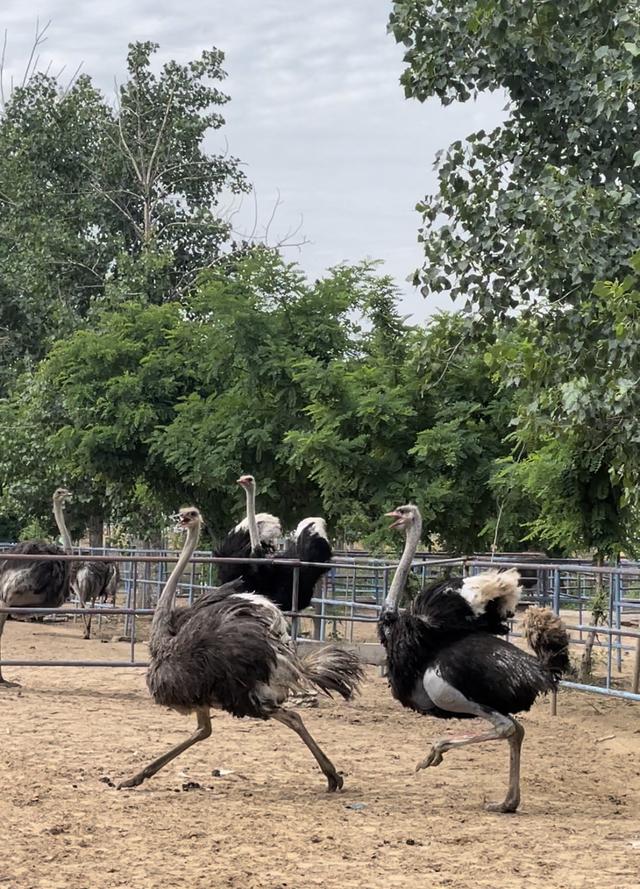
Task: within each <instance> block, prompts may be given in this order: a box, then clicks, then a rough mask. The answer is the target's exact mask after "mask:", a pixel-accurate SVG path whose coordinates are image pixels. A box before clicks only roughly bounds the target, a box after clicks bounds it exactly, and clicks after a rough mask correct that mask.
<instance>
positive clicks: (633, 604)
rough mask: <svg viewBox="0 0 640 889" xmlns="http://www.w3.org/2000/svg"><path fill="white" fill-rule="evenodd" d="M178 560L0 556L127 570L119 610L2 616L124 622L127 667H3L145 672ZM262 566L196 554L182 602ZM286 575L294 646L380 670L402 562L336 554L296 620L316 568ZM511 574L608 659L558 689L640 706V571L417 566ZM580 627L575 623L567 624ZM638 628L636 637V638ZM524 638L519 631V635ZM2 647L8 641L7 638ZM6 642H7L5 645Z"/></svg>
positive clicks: (563, 565)
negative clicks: (146, 642) (339, 653)
mask: <svg viewBox="0 0 640 889" xmlns="http://www.w3.org/2000/svg"><path fill="white" fill-rule="evenodd" d="M178 556H179V552H178V551H172V550H162V551H158V552H153V551H149V550H139V551H137V550H132V549H125V550H105V549H103V548H101V549H99V550H94V551H92V550H84V551H82V552H80V553H77V554H73V555H64V556H62V555H60V556H50V555H43V556H38V555H29V554H15V553H8V552H2V551H1V545H0V559H2V560H5V559H6V560H8V561H10V562H11V561H16V562H19V561H21V560H29V561H34V560H35V561H47V560H51V559H56V560H64V561H73V562H87V561H115V562H118V563H119V564H120V567H121V587H120V590H119V598H120V600H121V602H123V604H117V605H116V606H115V607H114V606H112V605H107V604H104V605H94V606H93V607H87V608H81V607H77V605H74V604H73V603H71V605H70V606H69V605H65V606H63V607H62V608H59V609H58V608H55V609H54V608H35V607H34V608H15V607H0V614H3V613H9V614H11V615H13V616H16V617H18V616H22V617H24V616H40V617H47V616H52V615H54V616H57V617H58V619H60V618H63V619H64V618H69V619H74V620H75V619H77V617H78V616H82V615H89V614H92V615H97V616H98V618H99V619H101V618H108V619H114V618H115V619H124V631H123V633H122V636H121V639H122V641H123V642H125V641H126V643H128V645H129V658H128V659H119V660H112V661H109V660H82V659H80V660H59V661H54V660H31V659H27V658H24V659H10V658H9V659H6V660H2V661H0V664H1V665H2V666H3V667H5V666H6V667H12V666H13V667H52V666H59V667H116V666H117V667H122V668H144V667H145V666H146V665H147V664H146V661H145V660H144V659H141V658H139V656H138V655H137V653H136V647H137V645H138V643H139V633H138V630H139V627H140V624H139V620H142V621H144V622H145V623H146V622H147V621H148V619H149V618H150V616H151V615H152V614H153V611H154V606H155V603H156V602H157V598H158V595H159V593H160V591H161V589H162V587H163V586H164V583H165V582H166V579H167V577H168V573H169V570H170V566H171V565H172V563H175V562H176V560H177V558H178ZM257 561H260V560H256V559H240V558H224V559H223V558H218V557H214V556H212V555H211V554H210V553H207V552H204V551H200V552H196V553H195V554H194V557H193V559H192V561H191V563H190V566H189V568H188V569H187V572H186V573H185V575H184V576H183V580H182V582H181V583H180V584H179V587H178V596H179V597H180V598H182V599H186V600H187V601H188V603H192V602H193V601H194V600H195V599H196V598H197V597H198V596H199V595H200V594H201V593H202V592H204V591H206V590H208V589H210V588H211V587H212V586H215V584H216V576H215V566H216V565H217V564H227V563H236V564H252V563H255V562H257ZM278 563H279V564H280V565H282V566H289V567H291V569H292V603H293V607H292V610H291V612H288V615H289V616H290V618H291V621H292V626H291V630H292V637H293V639H294V640H295V641H296V642H297V643H299V644H301V645H308V644H318V643H322V642H325V641H327V640H328V639H335V638H337V637H340V638H341V640H342V643H343V644H345V645H348V646H350V647H354V648H356V649H357V650H358V652H359V654H360V655H361V656H362V657H363V658H364V659H365V660H366V661H367V662H369V663H373V664H377V665H380V664H382V663H384V651H383V649H382V647H381V646H380V645H379V643H378V642H377V641H372V640H371V639H370V638H369V637H370V636H374V634H373V632H372V627H371V625H372V624H375V623H376V621H377V618H378V614H379V611H380V607H381V604H382V602H383V600H384V597H385V596H386V593H387V590H388V586H389V582H390V579H391V575H392V573H393V571H394V570H395V567H396V565H397V562H396V561H388V560H384V559H378V558H372V557H370V556H362V555H355V554H344V553H342V554H339V555H338V556H337V557H336V558H335V559H334V561H332V563H331V568H330V571H329V572H328V574H327V575H326V576H325V578H324V579H323V581H322V582H321V584H320V585H319V588H318V590H317V595H316V596H315V597H314V599H313V600H312V610H307V611H305V612H299V611H298V608H297V604H298V583H299V574H300V568H301V567H303V566H304V565H311V564H318V563H306V562H300V561H298V560H295V559H290V560H284V559H279V560H278ZM498 566H499V567H501V568H506V567H515V568H518V569H519V570H520V572H521V576H522V582H523V586H524V597H523V599H524V601H525V602H527V603H541V604H546V605H550V606H551V607H552V608H553V609H554V611H556V612H557V613H558V612H562V615H563V618H564V619H565V621H566V622H567V624H568V627H569V630H570V632H571V636H572V645H573V646H577V647H580V646H583V645H585V644H586V641H587V634H597V638H596V639H595V643H594V648H595V650H596V651H599V652H604V654H605V664H604V676H603V677H602V683H603V684H602V685H596V684H592V685H590V684H586V683H581V682H573V681H569V680H567V681H563V682H562V685H563V686H565V687H568V688H573V689H575V690H578V691H585V692H591V693H594V694H604V695H610V696H611V697H617V698H624V699H626V700H631V701H640V689H639V685H640V565H638V566H633V565H629V564H627V565H623V566H615V567H612V566H606V567H597V566H593V565H587V564H582V563H575V562H571V563H568V562H566V561H553V562H551V561H541V560H540V559H539V558H537V560H536V561H529V560H527V561H518V560H516V559H512V558H509V557H505V556H501V557H500V558H499V559H493V560H492V559H491V558H489V557H474V558H469V559H463V558H452V557H444V558H438V557H434V556H433V555H431V554H421V555H419V556H418V557H416V560H415V561H414V563H413V566H412V567H413V571H414V573H415V574H416V575H417V577H418V579H419V580H420V581H421V582H422V583H423V584H424V583H425V582H426V581H428V580H429V579H430V578H431V577H432V576H434V575H440V574H441V573H442V571H443V570H447V571H451V570H454V571H455V570H456V569H457V573H461V574H463V573H464V574H470V573H477V572H479V571H484V570H487V569H488V568H491V567H493V568H495V567H498ZM598 585H601V586H602V587H603V589H604V593H605V598H606V605H605V611H606V617H607V624H606V625H604V626H603V625H598V626H593V625H592V624H590V623H589V622H588V621H584V619H583V616H584V614H585V612H588V611H589V602H590V600H591V598H592V596H593V594H594V591H595V589H596V587H597V586H598ZM572 614H575V615H576V617H577V618H578V620H577V622H576V623H573V622H572V621H571V615H572ZM634 627H635V629H634ZM513 635H514V636H518V635H519V634H518V632H517V624H516V625H515V627H514V631H513ZM5 639H6V637H5ZM7 641H8V640H7ZM630 655H632V660H633V667H632V674H631V678H630V680H629V686H630V687H629V689H627V688H621V687H619V686H620V684H621V681H622V672H623V666H624V665H625V659H626V658H627V657H628V656H630Z"/></svg>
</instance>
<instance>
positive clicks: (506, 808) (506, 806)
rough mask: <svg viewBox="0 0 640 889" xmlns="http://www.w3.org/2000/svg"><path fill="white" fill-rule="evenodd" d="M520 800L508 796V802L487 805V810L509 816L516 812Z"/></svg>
mask: <svg viewBox="0 0 640 889" xmlns="http://www.w3.org/2000/svg"><path fill="white" fill-rule="evenodd" d="M519 802H520V800H519V799H518V798H517V797H511V796H508V797H507V798H506V800H505V801H504V802H502V803H485V809H486V810H487V812H500V813H501V814H507V813H510V812H515V811H516V809H517V808H518V804H519Z"/></svg>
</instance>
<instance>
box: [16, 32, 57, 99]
mask: <svg viewBox="0 0 640 889" xmlns="http://www.w3.org/2000/svg"><path fill="white" fill-rule="evenodd" d="M50 25H51V19H49V21H48V22H47V24H46V25H45V26H44V28H42V29H41V28H40V19H39V18H37V19H36V34H35V38H34V41H33V45H32V47H31V52H30V53H29V58H28V60H27V67H26V68H25V69H24V76H23V78H22V86H23V87H25V86H26V85H27V83H28V82H29V80H30V78H31V77H32V75H33V71H32V70H31V67H32V65H33V58H34V56H35V55H36V52H37V50H38V47H39V46H41V45H42V44H43V43H45V42H46V40H47V38H46V37H45V34H46V33H47V31H48V30H49V26H50ZM39 58H40V57H39V56H37V57H36V65H37V62H38V59H39ZM33 70H34V71H35V68H34V69H33Z"/></svg>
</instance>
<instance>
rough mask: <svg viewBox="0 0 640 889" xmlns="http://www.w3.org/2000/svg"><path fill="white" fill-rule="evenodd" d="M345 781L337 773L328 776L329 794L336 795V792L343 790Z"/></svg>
mask: <svg viewBox="0 0 640 889" xmlns="http://www.w3.org/2000/svg"><path fill="white" fill-rule="evenodd" d="M343 785H344V779H343V777H342V775H339V774H338V773H337V772H334V773H333V774H331V773H329V774H327V793H335V792H336V790H342V787H343Z"/></svg>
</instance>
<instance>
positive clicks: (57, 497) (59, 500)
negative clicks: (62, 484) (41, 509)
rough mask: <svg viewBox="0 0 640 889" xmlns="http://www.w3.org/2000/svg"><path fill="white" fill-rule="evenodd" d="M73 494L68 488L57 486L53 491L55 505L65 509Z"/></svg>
mask: <svg viewBox="0 0 640 889" xmlns="http://www.w3.org/2000/svg"><path fill="white" fill-rule="evenodd" d="M72 496H73V495H72V494H71V491H70V490H69V489H68V488H56V489H55V491H54V492H53V503H54V506H55V505H58V506H61V507H62V508H63V509H64V505H65V503H66V502H67V500H70V499H71V497H72Z"/></svg>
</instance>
